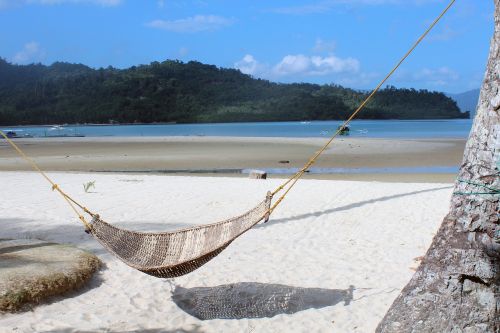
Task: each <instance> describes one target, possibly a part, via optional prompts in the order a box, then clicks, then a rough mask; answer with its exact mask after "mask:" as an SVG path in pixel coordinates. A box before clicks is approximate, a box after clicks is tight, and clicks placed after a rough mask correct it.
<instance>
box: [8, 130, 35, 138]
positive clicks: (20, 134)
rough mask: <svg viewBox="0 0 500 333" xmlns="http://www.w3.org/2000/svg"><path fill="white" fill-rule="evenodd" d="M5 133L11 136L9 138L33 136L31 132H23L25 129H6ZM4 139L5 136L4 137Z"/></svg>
mask: <svg viewBox="0 0 500 333" xmlns="http://www.w3.org/2000/svg"><path fill="white" fill-rule="evenodd" d="M4 133H5V135H6V136H7V137H8V138H9V139H22V138H32V137H33V135H31V134H29V133H23V130H16V131H14V130H6V131H4ZM2 139H3V137H2Z"/></svg>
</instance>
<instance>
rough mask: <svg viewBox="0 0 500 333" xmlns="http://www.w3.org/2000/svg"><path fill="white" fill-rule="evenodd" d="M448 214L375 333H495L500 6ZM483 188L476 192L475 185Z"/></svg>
mask: <svg viewBox="0 0 500 333" xmlns="http://www.w3.org/2000/svg"><path fill="white" fill-rule="evenodd" d="M494 2H495V33H494V36H493V39H492V40H491V47H490V55H489V59H488V65H487V68H486V74H485V77H484V82H483V85H482V87H481V95H480V98H479V104H478V107H477V112H476V117H475V119H474V124H473V127H472V131H471V133H470V136H469V139H468V141H467V145H466V148H465V152H464V159H463V162H462V166H461V168H460V171H459V174H458V178H457V179H458V180H457V182H456V184H455V191H454V195H453V197H452V200H451V208H450V212H449V214H448V215H447V216H446V217H445V219H444V221H443V223H442V225H441V227H440V229H439V231H438V233H437V234H436V236H435V237H434V240H433V242H432V245H431V247H430V248H429V250H428V251H427V254H426V255H425V257H424V259H423V261H422V263H421V265H420V267H419V268H418V270H417V272H416V273H415V275H414V276H413V278H412V279H411V280H410V282H409V283H408V285H407V286H406V287H405V288H404V289H403V290H402V292H401V294H400V295H399V296H398V297H397V298H396V300H395V301H394V303H393V304H392V306H391V308H390V309H389V311H388V312H387V314H386V315H385V317H384V319H383V320H382V322H381V323H380V324H379V326H378V327H377V332H488V333H492V332H494V333H498V332H500V222H499V216H500V209H499V201H500V196H499V194H498V192H496V194H486V193H495V190H496V189H499V188H500V174H499V170H500V0H494ZM480 185H481V186H480Z"/></svg>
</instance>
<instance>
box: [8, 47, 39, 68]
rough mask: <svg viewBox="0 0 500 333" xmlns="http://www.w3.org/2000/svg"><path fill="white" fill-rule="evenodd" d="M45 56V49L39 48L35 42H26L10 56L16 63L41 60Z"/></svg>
mask: <svg viewBox="0 0 500 333" xmlns="http://www.w3.org/2000/svg"><path fill="white" fill-rule="evenodd" d="M44 56H45V51H43V50H42V49H41V48H40V44H38V43H37V42H29V43H26V44H25V45H24V47H23V49H22V50H21V51H19V52H17V53H16V54H15V55H14V57H12V62H14V63H16V64H27V63H32V62H36V61H41V60H42V59H43V58H44Z"/></svg>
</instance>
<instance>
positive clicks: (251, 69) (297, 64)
mask: <svg viewBox="0 0 500 333" xmlns="http://www.w3.org/2000/svg"><path fill="white" fill-rule="evenodd" d="M234 67H235V68H237V69H239V70H240V71H241V72H242V73H244V74H249V75H252V76H257V77H263V78H267V79H279V78H283V77H289V76H292V77H298V76H324V75H328V74H345V73H351V74H352V73H357V72H358V71H359V68H360V64H359V61H358V60H356V59H353V58H345V59H342V58H339V57H336V56H334V55H330V56H328V57H320V56H305V55H303V54H297V55H286V56H284V57H283V59H282V60H281V61H280V62H279V63H277V64H276V65H274V66H269V65H267V64H262V63H260V62H259V61H257V60H256V59H255V57H254V56H253V55H251V54H246V55H245V56H244V57H243V58H242V59H241V60H239V61H237V62H236V63H235V64H234Z"/></svg>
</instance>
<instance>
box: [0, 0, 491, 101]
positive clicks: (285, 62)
mask: <svg viewBox="0 0 500 333" xmlns="http://www.w3.org/2000/svg"><path fill="white" fill-rule="evenodd" d="M447 3H448V0H445V1H442V0H318V1H314V0H313V1H299V0H291V1H273V0H270V1H262V0H254V1H235V0H232V1H231V0H213V1H210V0H194V1H187V0H186V1H173V0H0V31H1V33H0V57H3V58H5V59H7V60H8V61H10V62H13V63H18V64H27V63H32V62H41V63H44V64H51V63H52V62H54V61H68V62H75V63H83V64H86V65H89V66H91V67H106V66H108V65H112V66H114V67H118V68H125V67H129V66H132V65H137V64H147V63H150V62H152V61H163V60H166V59H179V60H182V61H189V60H197V61H200V62H203V63H208V64H214V65H217V66H220V67H233V68H239V69H240V70H241V71H243V72H245V73H247V74H251V75H253V76H254V77H261V78H266V79H269V80H272V81H276V82H312V83H336V84H341V85H343V86H347V87H352V88H358V89H370V88H373V87H374V85H376V83H377V82H378V81H379V80H380V79H381V78H382V77H383V76H384V74H385V73H386V72H387V71H388V70H389V69H390V68H391V67H392V66H393V65H394V63H395V62H396V61H397V60H398V59H399V57H401V56H402V55H403V54H404V52H405V51H406V50H407V49H408V48H409V46H410V45H411V44H412V43H413V42H414V41H415V40H416V38H417V37H418V36H419V35H420V33H422V32H423V30H424V29H425V28H426V26H427V25H428V24H429V23H430V22H431V21H432V20H433V19H434V18H435V17H436V16H437V15H438V14H439V13H440V11H441V10H442V9H443V8H444V7H445V6H446V5H447ZM492 15H493V0H457V2H456V4H455V6H454V7H453V8H452V9H451V11H450V12H449V14H448V15H447V16H446V17H445V18H444V19H443V21H441V22H440V24H439V25H438V26H437V27H436V30H435V31H433V32H432V33H431V35H429V38H428V39H427V40H426V41H425V42H424V43H423V44H422V45H421V46H420V47H419V48H418V49H417V50H416V52H415V53H414V54H413V55H412V56H411V58H409V59H408V61H407V62H406V63H405V64H404V65H403V67H402V68H401V69H400V71H398V72H397V74H396V75H395V76H394V78H392V79H391V81H390V82H389V84H392V85H395V86H397V87H413V88H425V89H430V90H438V91H445V92H452V93H457V92H462V91H466V90H470V89H474V88H479V86H480V84H481V80H482V77H483V73H484V68H485V64H486V60H487V55H488V49H489V40H490V38H491V35H492V32H493V17H492Z"/></svg>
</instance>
